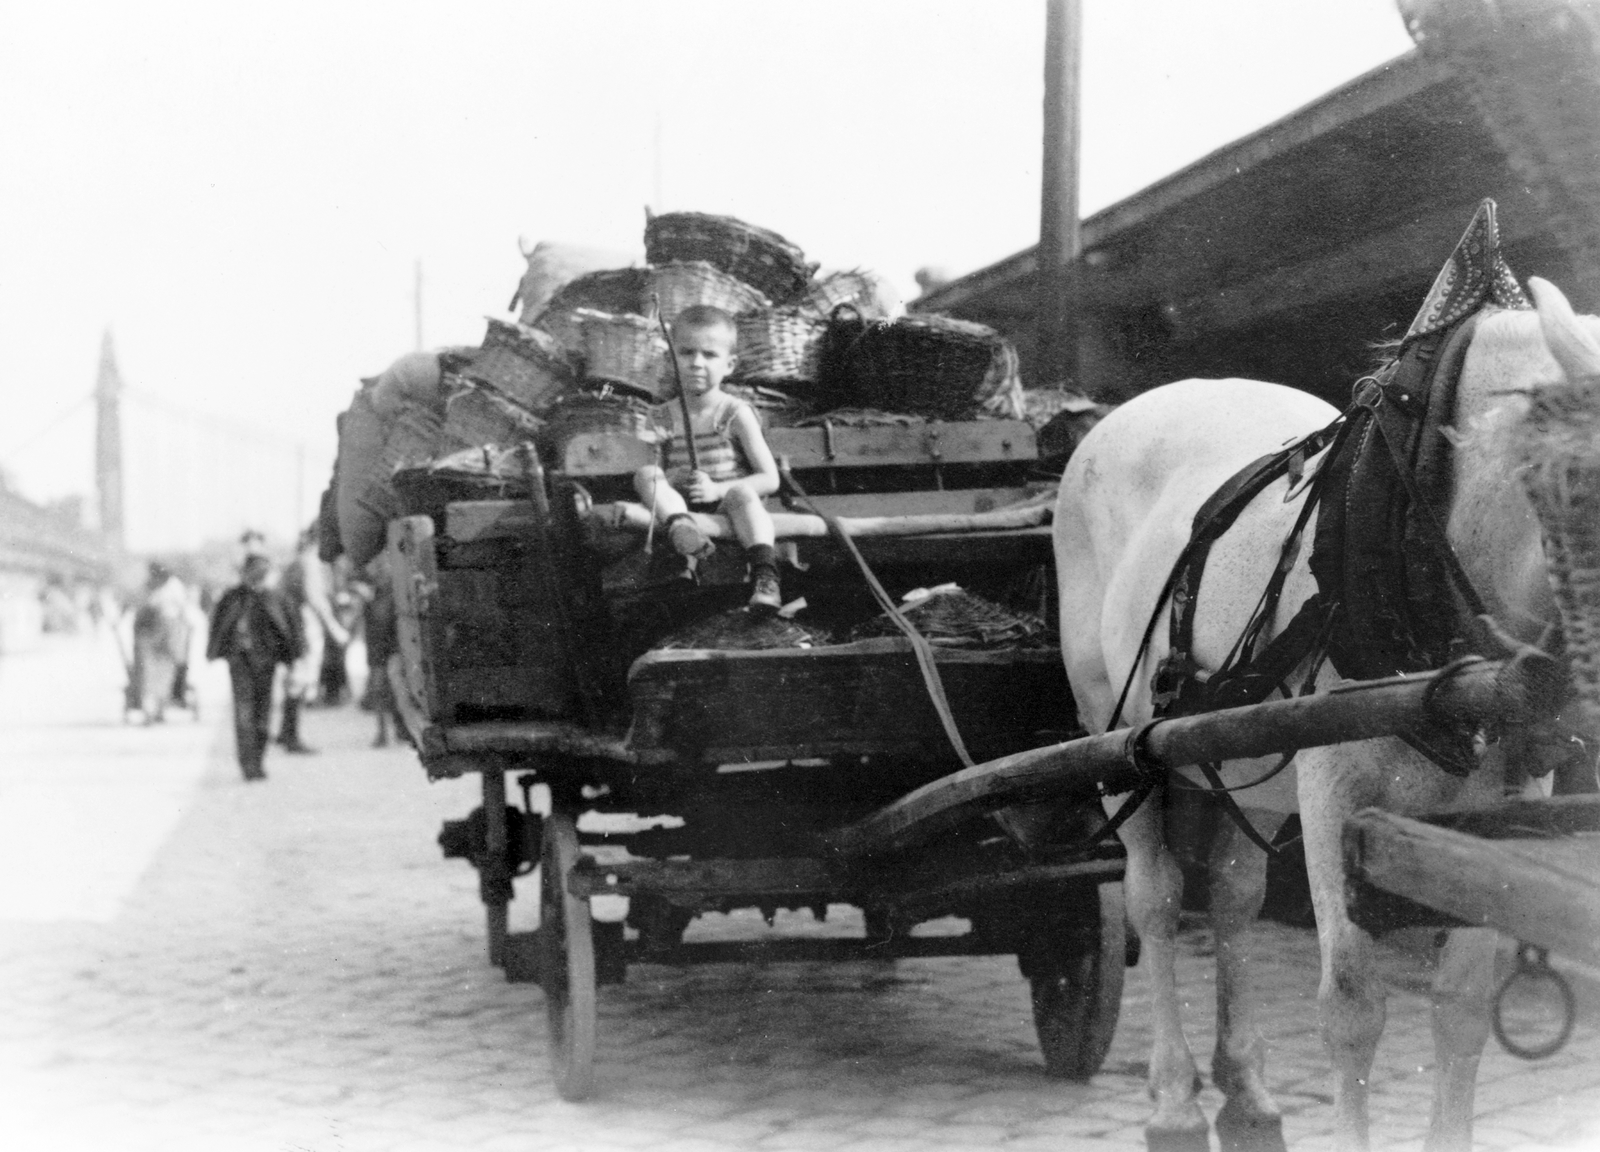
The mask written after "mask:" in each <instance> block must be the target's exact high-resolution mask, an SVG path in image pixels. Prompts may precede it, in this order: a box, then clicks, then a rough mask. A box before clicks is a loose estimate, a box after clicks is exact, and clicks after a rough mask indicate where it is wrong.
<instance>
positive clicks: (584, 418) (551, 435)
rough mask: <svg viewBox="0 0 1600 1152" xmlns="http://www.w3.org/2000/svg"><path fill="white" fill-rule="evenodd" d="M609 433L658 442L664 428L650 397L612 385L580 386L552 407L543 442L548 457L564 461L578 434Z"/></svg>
mask: <svg viewBox="0 0 1600 1152" xmlns="http://www.w3.org/2000/svg"><path fill="white" fill-rule="evenodd" d="M586 433H610V434H614V435H621V436H632V437H633V438H635V439H637V440H640V441H643V442H644V443H646V444H659V443H660V442H661V440H662V437H663V435H664V430H663V429H662V427H661V424H660V422H659V421H658V420H657V418H656V413H655V406H654V405H653V404H651V403H650V402H649V401H647V400H644V399H641V398H640V397H638V396H635V395H631V394H629V393H627V392H621V391H618V390H616V389H612V388H604V387H602V388H598V389H589V388H578V389H575V390H574V391H572V392H569V393H567V395H565V396H563V397H561V399H560V400H558V401H556V403H555V405H554V406H553V407H552V408H551V409H550V412H549V419H548V422H547V424H546V425H545V431H544V437H543V439H542V441H541V443H542V444H543V445H544V447H545V449H546V454H547V455H548V456H549V458H551V459H553V460H556V461H562V460H564V459H565V458H566V452H567V445H568V444H570V443H571V442H572V440H573V438H574V437H575V436H579V435H583V434H586Z"/></svg>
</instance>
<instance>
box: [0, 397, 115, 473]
mask: <svg viewBox="0 0 1600 1152" xmlns="http://www.w3.org/2000/svg"><path fill="white" fill-rule="evenodd" d="M93 399H94V393H93V392H85V393H84V394H83V395H82V396H79V397H78V398H77V399H76V400H74V401H73V402H72V403H71V404H70V405H68V406H67V407H66V408H63V409H62V410H61V411H60V412H57V413H56V414H55V415H54V416H53V417H51V418H50V419H49V420H47V421H45V423H44V425H43V426H42V427H39V428H35V429H33V430H32V431H31V432H29V433H28V434H27V435H26V436H23V437H20V438H18V439H17V441H16V442H15V443H13V444H9V445H7V446H6V450H5V451H4V452H0V460H9V459H11V457H12V456H14V455H16V454H17V453H18V452H21V451H22V450H23V449H24V448H31V447H34V446H36V445H38V444H39V443H40V442H41V441H43V439H44V438H45V437H46V436H48V435H49V434H50V433H52V432H54V431H55V430H56V429H57V428H59V427H61V425H63V424H65V423H66V422H67V421H68V420H69V419H71V418H72V417H73V416H76V415H77V414H78V410H79V409H80V408H83V407H84V406H85V405H86V404H88V403H90V402H91V401H92V400H93Z"/></svg>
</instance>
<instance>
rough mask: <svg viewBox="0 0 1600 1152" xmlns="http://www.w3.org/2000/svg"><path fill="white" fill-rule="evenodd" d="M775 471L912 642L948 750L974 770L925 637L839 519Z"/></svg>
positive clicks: (784, 466) (783, 465)
mask: <svg viewBox="0 0 1600 1152" xmlns="http://www.w3.org/2000/svg"><path fill="white" fill-rule="evenodd" d="M778 471H779V472H780V473H781V474H782V476H783V479H784V482H785V483H786V484H788V485H789V487H790V488H792V489H793V490H794V492H795V494H796V495H797V496H799V497H800V500H801V502H802V503H803V504H804V505H805V507H806V508H807V509H808V510H809V511H810V512H811V513H812V515H814V516H820V517H821V518H822V521H823V523H824V524H826V525H827V526H828V531H829V532H831V533H832V534H833V535H834V537H835V538H836V539H838V541H839V543H840V544H841V545H843V547H844V549H845V551H846V552H848V553H849V554H850V558H851V559H852V560H854V561H855V564H856V567H857V568H859V569H860V570H861V575H862V578H863V579H865V580H866V582H867V587H868V588H869V589H871V591H872V597H873V599H874V600H876V601H877V602H878V605H879V607H881V608H882V609H883V610H884V612H885V613H887V614H888V616H889V619H890V620H892V621H894V625H895V627H897V628H899V629H900V631H901V632H903V633H904V634H905V637H906V639H907V640H909V641H911V650H912V652H913V653H914V654H915V655H916V658H917V668H918V670H919V671H920V672H921V673H922V683H923V685H924V687H926V689H927V692H928V700H929V701H930V702H931V703H932V704H933V710H934V712H935V713H937V714H938V717H939V723H940V724H941V725H942V726H943V727H944V734H945V737H946V738H947V739H948V740H949V741H950V747H951V748H952V749H954V750H955V754H956V757H957V759H959V760H960V761H961V765H962V767H964V768H971V767H973V766H974V764H975V761H974V760H973V759H972V755H971V753H969V752H968V751H967V745H966V741H964V740H963V739H962V738H961V731H960V729H959V728H957V727H956V718H955V713H953V712H952V711H951V710H950V699H949V697H948V696H946V695H945V691H944V681H943V680H942V679H940V677H939V665H938V663H937V662H936V661H935V659H934V655H933V646H932V645H930V644H929V643H928V640H927V637H925V636H923V634H922V633H921V632H919V631H917V626H916V625H915V624H913V623H912V622H911V621H910V620H908V619H907V618H906V616H905V614H904V613H903V612H901V611H900V609H899V606H898V605H896V604H895V602H894V599H893V597H891V596H890V595H889V593H888V592H886V591H885V590H884V587H883V585H882V584H880V583H879V582H878V577H877V576H876V575H875V574H874V573H873V571H872V568H871V567H870V566H869V565H868V564H867V561H866V557H864V556H862V555H861V550H860V549H859V548H857V547H856V542H855V541H854V540H853V539H851V537H850V533H849V531H848V530H847V529H846V528H845V526H844V525H843V524H841V523H840V522H839V519H838V517H836V516H833V515H831V514H829V513H827V512H824V511H822V510H821V509H820V508H818V507H817V506H816V504H815V503H813V502H812V499H811V497H810V496H809V495H808V494H807V492H806V490H805V489H804V488H802V487H801V486H800V482H799V481H798V480H796V479H795V478H794V473H793V472H791V471H790V470H789V462H788V461H787V460H783V461H780V462H779V464H778Z"/></svg>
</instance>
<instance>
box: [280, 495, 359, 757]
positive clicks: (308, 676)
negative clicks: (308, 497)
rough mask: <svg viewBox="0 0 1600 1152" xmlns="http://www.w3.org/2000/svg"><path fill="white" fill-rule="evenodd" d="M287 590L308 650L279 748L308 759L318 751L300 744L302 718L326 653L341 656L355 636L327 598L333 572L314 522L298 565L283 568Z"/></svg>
mask: <svg viewBox="0 0 1600 1152" xmlns="http://www.w3.org/2000/svg"><path fill="white" fill-rule="evenodd" d="M282 587H283V594H284V596H285V597H286V599H287V601H288V605H289V609H290V611H292V612H293V613H294V614H295V616H296V617H297V618H298V619H299V622H300V631H301V635H302V636H304V637H305V645H304V648H303V649H302V651H301V653H300V655H299V657H298V658H297V659H296V660H295V661H294V662H293V663H292V664H290V666H289V673H288V676H287V677H286V678H285V682H284V691H283V720H282V722H281V724H280V725H279V728H278V743H279V744H281V745H282V746H283V749H284V751H286V752H295V753H299V754H302V755H307V754H311V753H314V752H316V749H315V748H312V747H311V746H310V745H308V744H307V743H306V742H305V741H304V740H302V739H301V738H300V713H301V712H302V711H303V710H304V709H305V708H306V706H307V705H308V704H310V703H311V702H312V701H313V700H314V699H315V698H316V695H317V689H318V685H319V684H320V682H321V679H322V656H323V651H324V649H325V647H326V646H327V644H328V643H329V642H332V643H334V644H337V645H338V646H339V647H340V649H341V650H342V649H343V647H344V646H345V645H346V644H348V643H349V642H350V633H349V632H347V631H346V630H345V627H344V625H343V624H341V623H340V622H339V619H338V617H337V616H336V615H335V614H334V611H333V604H332V602H331V601H330V600H329V598H328V572H327V568H326V566H325V565H324V564H323V562H322V560H321V559H320V558H319V557H318V556H317V525H316V522H315V521H312V524H311V527H310V528H308V529H306V530H305V531H304V532H302V533H301V534H300V540H299V544H298V546H297V548H296V550H295V556H294V559H293V560H291V561H290V562H289V564H288V566H287V567H285V568H284V571H283V580H282Z"/></svg>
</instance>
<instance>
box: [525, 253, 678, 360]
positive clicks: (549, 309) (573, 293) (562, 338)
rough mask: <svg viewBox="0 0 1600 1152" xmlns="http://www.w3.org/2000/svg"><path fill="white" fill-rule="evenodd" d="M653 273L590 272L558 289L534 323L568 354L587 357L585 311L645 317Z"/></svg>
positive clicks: (640, 270)
mask: <svg viewBox="0 0 1600 1152" xmlns="http://www.w3.org/2000/svg"><path fill="white" fill-rule="evenodd" d="M648 288H649V273H648V272H647V271H646V270H645V269H643V268H616V269H612V270H610V271H606V272H590V273H589V274H588V275H586V276H579V277H578V278H577V279H575V280H571V281H569V282H568V283H566V284H564V285H562V286H561V287H560V288H558V289H557V290H556V292H555V294H554V295H553V296H551V297H550V301H549V303H547V304H546V305H545V306H544V309H543V310H542V311H541V312H540V313H539V315H538V316H537V317H536V318H535V320H534V327H536V328H539V329H540V330H542V331H544V332H548V333H549V334H550V335H551V336H554V337H555V338H556V341H557V342H558V343H559V344H560V345H561V346H562V347H563V348H565V349H567V350H568V351H570V352H572V353H574V354H575V355H577V356H578V357H580V358H581V357H582V356H583V355H584V345H583V320H582V317H580V316H579V315H578V312H579V311H580V310H582V309H588V310H591V311H595V312H609V313H613V314H617V315H628V314H630V313H632V314H636V315H642V314H643V313H645V312H647V311H649V309H648V308H646V307H645V297H646V296H647V294H648Z"/></svg>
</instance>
